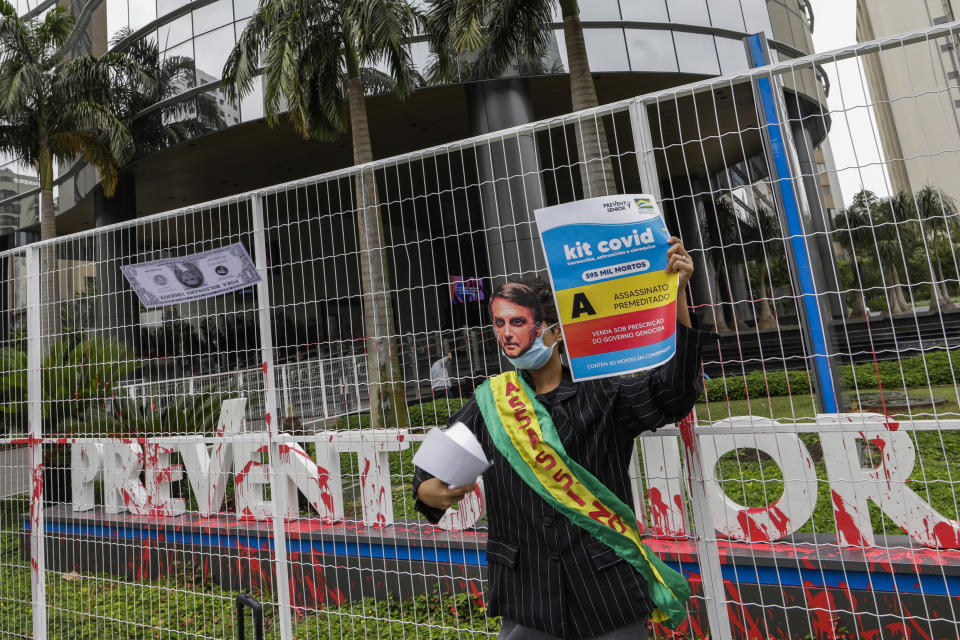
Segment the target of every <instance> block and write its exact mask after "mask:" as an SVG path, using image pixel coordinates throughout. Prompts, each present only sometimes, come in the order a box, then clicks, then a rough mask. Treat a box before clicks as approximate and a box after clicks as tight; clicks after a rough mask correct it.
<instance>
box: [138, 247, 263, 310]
mask: <svg viewBox="0 0 960 640" xmlns="http://www.w3.org/2000/svg"><path fill="white" fill-rule="evenodd" d="M120 269H121V270H122V271H123V275H124V277H126V279H127V281H128V282H129V283H130V286H131V287H133V290H134V291H135V292H136V293H137V297H139V298H140V302H142V303H143V306H145V307H146V308H148V309H156V308H157V307H165V306H167V305H171V304H180V303H183V302H191V301H193V300H203V299H205V298H212V297H214V296H219V295H222V294H224V293H230V292H231V291H237V290H240V289H245V288H247V287H249V286H251V285H254V284H257V283H258V282H260V274H258V273H257V267H256V266H255V265H254V264H253V260H251V259H250V254H249V253H247V250H246V248H245V247H244V246H243V245H242V244H241V243H239V242H236V243H234V244H231V245H228V246H226V247H218V248H216V249H211V250H209V251H203V252H202V253H194V254H192V255H189V256H182V257H178V258H164V259H162V260H152V261H150V262H142V263H140V264H130V265H124V266H121V267H120Z"/></svg>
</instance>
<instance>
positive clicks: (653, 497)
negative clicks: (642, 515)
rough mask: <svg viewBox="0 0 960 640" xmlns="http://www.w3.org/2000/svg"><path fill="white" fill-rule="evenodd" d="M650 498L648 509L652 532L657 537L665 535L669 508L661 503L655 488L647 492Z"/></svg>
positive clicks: (657, 490) (661, 500)
mask: <svg viewBox="0 0 960 640" xmlns="http://www.w3.org/2000/svg"><path fill="white" fill-rule="evenodd" d="M647 495H649V496H650V509H651V513H652V514H653V530H654V533H656V534H657V535H658V536H663V535H667V527H666V523H667V518H668V516H669V510H670V506H669V505H668V504H667V503H666V502H664V501H663V498H662V497H661V495H660V490H659V489H657V488H656V487H650V489H649V490H648V491H647Z"/></svg>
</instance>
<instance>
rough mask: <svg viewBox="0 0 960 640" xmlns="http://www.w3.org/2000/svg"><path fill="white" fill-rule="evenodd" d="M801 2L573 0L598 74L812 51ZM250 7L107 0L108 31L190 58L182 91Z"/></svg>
mask: <svg viewBox="0 0 960 640" xmlns="http://www.w3.org/2000/svg"><path fill="white" fill-rule="evenodd" d="M413 2H414V3H415V4H418V5H422V6H423V5H425V3H424V2H423V1H422V0H413ZM805 6H807V5H806V1H805V0H644V2H637V1H636V0H590V1H589V2H582V3H581V13H580V19H581V21H582V22H583V23H584V38H585V40H586V44H587V51H588V53H589V55H590V64H591V68H592V69H593V70H594V71H596V72H642V73H650V72H653V73H690V74H701V75H716V74H720V73H728V72H732V71H738V70H743V69H745V68H746V67H747V59H746V55H745V54H744V51H743V42H742V37H743V35H745V34H749V33H756V32H763V33H765V34H767V37H768V38H770V39H771V40H773V41H774V42H775V43H782V44H784V45H786V46H787V47H789V48H792V49H796V50H798V51H801V52H803V53H809V52H811V51H812V50H813V48H812V41H811V39H810V29H809V20H808V13H807V11H806V10H805ZM256 7H257V0H214V1H212V2H210V1H206V2H205V1H203V0H201V1H194V2H187V1H186V0H107V31H108V33H109V34H110V37H111V39H112V38H113V37H114V36H115V35H116V34H117V33H118V32H119V31H120V30H121V29H123V28H129V29H130V30H132V31H133V32H134V33H135V36H136V37H138V38H152V39H153V40H154V41H155V42H157V43H158V45H159V47H160V51H161V53H162V54H163V55H164V57H166V58H170V57H178V56H179V57H183V58H190V59H192V60H194V62H195V66H196V74H195V78H194V80H193V82H192V83H191V84H189V85H187V86H184V87H183V91H187V90H189V89H191V88H192V87H194V86H197V85H205V84H210V83H215V82H217V81H218V80H219V78H220V72H221V70H222V69H223V64H224V62H225V61H226V58H227V55H228V54H229V52H230V50H231V48H232V47H233V45H234V44H235V42H236V39H237V37H238V36H239V34H240V32H241V31H242V30H243V27H244V25H245V24H246V22H247V20H248V19H249V17H250V16H251V15H252V13H253V12H254V10H255V9H256ZM554 19H555V21H556V23H557V24H556V27H559V26H560V24H559V23H561V21H562V18H561V15H560V11H559V8H556V7H555V9H554ZM658 25H664V26H666V25H669V29H667V28H656V27H658ZM651 27H653V28H651ZM553 36H554V37H553V39H552V43H551V46H550V47H549V49H548V51H547V55H546V59H545V60H544V61H543V64H542V65H541V67H540V68H539V69H537V72H538V73H566V72H567V71H568V66H567V56H566V47H565V45H564V40H563V31H562V29H560V28H555V29H554V30H553ZM774 48H775V49H776V46H775V47H774ZM411 49H412V53H413V58H414V61H415V63H416V64H417V66H418V69H419V70H420V71H421V72H424V71H425V70H426V68H427V66H428V65H429V64H430V61H431V54H430V51H429V47H428V46H427V44H426V43H425V42H422V41H420V42H414V43H412V44H411ZM259 89H261V90H262V88H259ZM258 93H259V92H258ZM256 98H257V96H251V97H250V99H248V100H245V101H244V102H243V103H242V104H239V105H235V106H233V107H232V109H233V110H232V111H231V112H229V113H225V114H224V115H225V119H226V122H227V126H230V125H232V124H236V123H237V122H245V121H249V120H254V119H258V118H261V117H262V116H263V109H262V107H261V106H260V100H258V99H256ZM225 106H226V105H225Z"/></svg>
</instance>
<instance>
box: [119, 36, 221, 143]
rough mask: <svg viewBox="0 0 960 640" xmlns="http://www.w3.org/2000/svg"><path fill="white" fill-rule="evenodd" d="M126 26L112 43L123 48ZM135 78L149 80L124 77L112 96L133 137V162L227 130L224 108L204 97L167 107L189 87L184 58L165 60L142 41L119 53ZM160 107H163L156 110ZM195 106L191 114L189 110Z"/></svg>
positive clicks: (191, 69)
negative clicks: (145, 81)
mask: <svg viewBox="0 0 960 640" xmlns="http://www.w3.org/2000/svg"><path fill="white" fill-rule="evenodd" d="M132 33H133V32H132V31H131V30H130V29H129V28H128V27H124V28H122V29H120V30H119V31H118V32H117V33H116V35H114V37H113V40H112V41H111V42H112V45H113V46H114V47H118V46H122V43H123V42H124V41H126V40H127V39H128V38H129V37H130V36H131V35H132ZM124 53H125V55H126V56H127V57H128V58H129V59H130V60H131V61H132V63H133V65H134V66H133V68H134V69H135V72H136V73H137V74H145V75H147V76H149V77H150V78H151V79H152V80H153V82H151V83H150V84H143V83H138V82H136V81H135V78H134V79H129V80H131V81H127V80H128V79H126V78H124V81H122V82H120V83H118V84H119V87H118V89H119V90H118V91H116V92H115V102H116V107H115V109H116V112H117V113H118V114H119V115H120V117H121V119H122V120H123V122H124V123H125V124H126V126H127V128H128V129H129V130H130V135H131V137H132V138H133V144H134V149H135V150H134V154H133V157H134V158H141V157H143V156H145V155H148V154H150V153H153V152H154V151H159V150H161V149H165V148H167V147H170V146H173V145H175V144H178V143H180V142H184V141H186V140H189V139H191V138H196V137H198V136H202V135H206V134H208V133H213V132H214V131H219V130H220V129H224V128H226V126H227V122H226V120H225V119H224V117H223V109H221V108H220V105H219V104H217V100H216V99H215V98H214V97H213V96H211V95H210V94H208V93H203V94H200V95H199V96H196V97H195V98H193V99H191V100H178V101H175V102H173V103H170V104H167V103H165V101H167V100H168V99H170V98H173V97H175V96H177V95H178V94H180V93H181V92H183V91H184V90H185V89H187V88H188V87H190V86H191V85H192V84H193V81H194V78H195V75H196V63H195V62H194V60H193V58H190V57H187V56H167V57H163V56H161V53H160V45H159V44H158V43H157V41H156V40H155V39H153V38H141V39H138V40H136V41H135V42H133V43H132V44H131V45H130V46H129V47H128V48H126V49H124ZM157 105H163V106H159V107H158V106H157ZM194 105H196V112H194V110H193V108H192V107H193V106H194Z"/></svg>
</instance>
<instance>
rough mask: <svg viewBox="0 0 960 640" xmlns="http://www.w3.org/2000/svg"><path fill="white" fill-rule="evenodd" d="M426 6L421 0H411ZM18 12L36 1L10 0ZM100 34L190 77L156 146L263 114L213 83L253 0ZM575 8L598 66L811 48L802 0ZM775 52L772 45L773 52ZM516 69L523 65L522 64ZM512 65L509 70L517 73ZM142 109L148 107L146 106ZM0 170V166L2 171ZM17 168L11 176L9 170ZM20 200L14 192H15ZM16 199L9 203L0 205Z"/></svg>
mask: <svg viewBox="0 0 960 640" xmlns="http://www.w3.org/2000/svg"><path fill="white" fill-rule="evenodd" d="M411 1H412V2H414V3H415V4H417V5H419V6H421V7H422V8H424V7H425V2H424V1H423V0H411ZM14 4H15V5H16V6H18V7H22V8H23V11H24V12H26V11H28V10H30V9H31V8H33V7H35V6H36V2H28V1H27V0H19V1H17V2H15V3H14ZM105 4H106V22H107V33H108V39H109V40H110V41H111V42H113V40H114V39H115V37H116V36H117V34H118V33H120V31H121V30H122V29H130V30H131V31H132V36H131V37H130V38H128V39H127V40H126V41H124V42H120V43H119V44H118V45H117V46H120V47H124V46H128V45H129V44H130V42H131V41H133V40H151V41H153V42H155V43H156V44H157V46H158V47H159V50H160V52H161V57H162V59H163V60H164V63H166V64H174V63H181V64H187V65H189V67H190V69H191V73H190V74H189V77H187V78H186V79H183V80H181V81H179V85H178V86H175V87H172V91H171V92H170V95H171V96H173V97H172V98H169V99H168V100H167V101H166V102H165V108H163V109H160V110H158V112H156V113H155V114H154V115H153V117H159V118H161V119H162V122H163V124H164V125H165V126H164V132H165V133H164V137H163V140H162V141H161V143H160V144H158V147H163V146H169V145H171V144H176V143H178V142H182V141H185V140H187V139H190V138H195V137H197V136H202V135H206V134H208V133H212V132H214V131H217V130H220V129H224V128H226V127H230V126H233V125H236V124H239V123H242V122H248V121H251V120H257V119H259V118H262V117H263V104H262V103H263V87H262V85H260V84H255V85H254V89H253V91H252V93H251V94H250V95H248V96H246V97H245V98H244V99H243V100H241V101H240V102H239V104H231V103H230V102H228V101H227V100H225V98H224V96H223V94H222V92H221V91H220V90H219V87H218V83H219V80H220V73H221V71H222V69H223V65H224V62H225V61H226V58H227V55H228V54H229V52H230V50H231V49H232V48H233V46H234V44H235V43H236V40H237V37H238V36H239V34H240V33H241V32H242V31H243V28H244V26H245V25H246V23H247V20H249V18H250V16H251V15H252V14H253V12H254V11H255V10H256V7H257V5H258V0H193V1H189V0H106V2H105ZM580 5H581V14H580V18H581V21H582V22H583V24H584V38H585V41H586V45H587V51H588V54H589V56H590V65H591V68H592V69H593V71H595V72H598V73H610V72H634V73H680V74H696V75H707V76H709V75H718V74H725V73H732V72H736V71H742V70H744V69H746V68H747V66H748V63H747V57H746V53H745V51H744V46H743V41H742V38H743V36H744V35H746V34H750V33H758V32H763V33H764V34H766V36H767V37H768V39H770V41H771V48H772V50H773V56H774V59H777V60H778V59H780V58H781V57H783V56H784V55H786V56H787V57H790V56H791V55H792V54H794V53H798V52H799V53H804V54H805V53H809V52H812V50H813V45H812V41H811V37H810V28H811V22H812V14H811V13H810V12H809V5H808V3H807V0H643V1H642V2H640V1H638V0H589V1H583V2H581V3H580ZM554 19H555V21H556V22H555V24H554V28H553V30H552V34H553V38H552V39H551V45H550V47H549V48H548V51H547V54H546V56H545V58H544V60H543V61H542V64H541V65H540V66H539V68H537V69H535V70H533V72H534V73H536V74H550V73H566V72H567V71H568V64H567V53H566V47H565V45H564V38H563V30H562V24H561V22H562V19H561V16H560V12H559V9H558V8H555V10H554ZM410 46H411V52H412V55H413V59H414V62H415V64H416V65H417V67H418V69H419V70H420V71H421V72H423V71H425V70H426V68H427V67H428V65H429V64H430V63H431V57H432V54H431V52H430V50H429V46H428V45H427V43H426V42H424V41H422V40H419V41H414V42H412V43H411V45H410ZM778 53H779V55H778ZM530 72H531V71H530V70H526V69H525V70H524V73H530ZM518 73H519V72H518V71H513V74H514V75H516V74H518ZM796 85H797V87H798V88H799V90H800V91H801V92H802V93H806V94H807V95H810V96H814V97H817V96H820V97H822V95H823V91H822V88H821V87H819V86H818V84H817V82H816V80H815V79H814V78H813V77H812V74H811V77H810V78H804V77H798V79H797V80H796ZM148 117H149V116H148ZM4 172H6V173H4ZM83 173H84V172H83V171H80V172H79V173H77V172H76V171H65V172H64V176H63V178H62V179H61V180H60V181H59V188H58V196H63V197H58V199H57V200H58V205H59V209H60V210H66V209H69V208H70V207H72V206H73V205H74V204H75V203H76V202H78V201H79V200H80V199H81V198H82V197H83V196H84V195H85V194H86V192H87V191H88V184H89V185H91V186H92V177H89V176H84V175H83ZM14 176H17V177H14ZM31 179H32V180H34V181H35V180H36V177H35V172H33V170H32V169H31V168H24V167H17V168H15V169H14V168H11V166H10V163H9V162H4V159H3V158H0V216H5V217H4V218H3V221H0V234H2V233H4V231H3V228H4V225H9V224H16V223H14V222H13V219H14V218H13V217H11V216H14V215H16V216H18V219H19V226H20V227H21V228H22V227H23V226H26V225H29V224H35V222H36V204H35V202H36V200H37V198H36V196H30V197H26V198H21V199H18V198H17V197H16V196H17V194H18V193H20V192H18V191H15V190H14V189H13V187H12V186H11V185H14V184H15V185H17V189H23V190H26V191H29V190H30V189H32V188H35V184H34V185H33V186H31V183H30V180H31ZM20 200H22V202H21V201H20ZM14 209H16V211H17V213H16V214H13V213H3V212H6V211H7V210H11V211H12V210H14Z"/></svg>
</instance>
